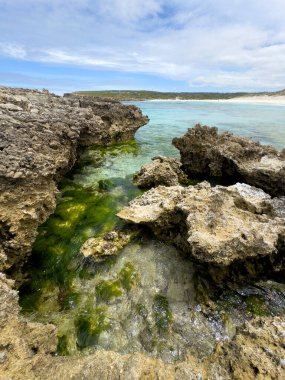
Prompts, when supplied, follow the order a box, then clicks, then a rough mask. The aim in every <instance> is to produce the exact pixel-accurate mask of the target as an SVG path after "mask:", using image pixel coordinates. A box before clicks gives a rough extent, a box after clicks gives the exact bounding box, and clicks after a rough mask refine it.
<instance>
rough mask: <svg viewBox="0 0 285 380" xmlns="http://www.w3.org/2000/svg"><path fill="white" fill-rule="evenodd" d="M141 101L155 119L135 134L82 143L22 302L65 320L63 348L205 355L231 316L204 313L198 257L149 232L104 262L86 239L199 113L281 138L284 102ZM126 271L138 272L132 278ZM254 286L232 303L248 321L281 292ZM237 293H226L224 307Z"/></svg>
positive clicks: (202, 118)
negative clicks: (87, 251)
mask: <svg viewBox="0 0 285 380" xmlns="http://www.w3.org/2000/svg"><path fill="white" fill-rule="evenodd" d="M135 104H136V105H138V106H139V107H140V108H141V109H142V111H143V113H144V114H147V115H148V116H149V118H150V123H149V124H148V125H146V126H144V127H142V128H140V129H139V130H138V132H137V134H136V141H129V142H125V143H122V144H117V145H114V146H111V147H107V148H102V147H96V146H94V147H89V148H87V149H86V150H84V151H83V152H81V155H80V159H79V161H78V162H77V164H76V165H75V167H74V169H73V170H72V171H71V173H69V174H68V176H66V178H64V179H63V180H62V181H61V183H60V184H59V189H60V194H59V197H58V204H57V208H56V210H55V213H54V214H53V215H52V216H51V217H50V218H49V219H48V220H47V221H46V223H44V224H43V225H42V226H40V227H39V230H38V238H37V240H36V242H35V244H34V249H33V254H32V256H31V259H30V261H29V262H28V264H27V266H26V268H25V269H26V273H27V276H28V281H27V282H26V283H25V284H24V285H23V287H22V288H21V293H20V294H21V300H20V301H21V306H22V308H23V312H25V313H26V314H27V315H29V317H30V318H31V319H33V320H35V321H41V322H51V323H54V324H55V325H57V327H58V333H59V347H58V353H59V354H74V353H76V352H77V351H78V350H89V349H91V347H95V348H97V347H100V348H104V349H112V350H116V351H119V352H124V353H128V352H135V351H144V352H147V353H149V354H150V355H154V356H158V357H161V358H163V359H164V360H166V361H169V362H172V361H175V360H179V359H182V358H183V357H184V355H186V354H187V352H189V350H190V351H191V349H192V350H194V354H195V353H196V354H197V355H198V356H203V355H207V354H209V353H210V352H211V350H213V348H214V346H215V343H216V341H218V340H221V339H227V338H228V336H230V335H231V332H230V331H228V328H227V324H228V323H229V322H227V323H225V321H224V319H223V318H221V317H220V315H219V314H217V315H215V316H214V317H213V316H207V317H205V316H204V315H203V314H202V313H201V312H200V311H201V309H202V306H203V305H202V306H201V305H200V303H201V301H200V300H199V298H201V297H199V291H200V290H199V289H200V288H201V286H200V285H197V283H198V284H199V281H198V280H195V276H196V274H195V267H194V266H193V265H192V264H191V263H190V261H189V260H185V258H183V257H181V256H180V253H179V252H178V251H177V250H176V249H174V248H170V247H166V246H164V245H163V244H161V243H159V242H157V241H155V240H152V239H150V238H149V237H145V238H144V239H143V240H140V239H139V240H137V241H134V242H132V243H130V244H129V245H128V246H127V247H125V248H124V249H123V250H122V252H121V253H120V254H119V255H118V256H117V257H114V258H111V259H109V260H107V261H106V262H105V263H103V264H96V263H92V261H91V262H90V260H85V259H84V258H83V257H82V255H81V254H80V247H81V246H82V244H83V243H84V242H85V241H86V240H87V239H88V238H90V237H98V236H101V235H103V234H104V233H106V232H108V231H110V230H112V229H113V228H114V227H115V226H116V225H118V222H119V221H118V218H117V217H116V213H117V212H118V211H119V210H120V209H121V208H122V207H123V206H124V205H126V204H127V203H128V201H129V200H130V199H132V198H134V197H136V196H137V195H139V194H140V193H141V191H140V190H139V189H138V188H137V187H136V186H135V185H134V184H133V183H132V175H133V174H134V172H136V171H138V170H139V169H140V167H141V165H143V164H145V163H147V162H149V161H150V160H151V158H152V157H154V156H156V155H175V156H179V152H178V151H177V150H176V149H175V148H174V147H173V146H172V145H171V140H172V139H173V138H174V137H176V136H181V135H183V134H184V133H185V132H186V130H187V128H189V127H192V126H193V125H194V124H195V123H197V122H200V123H202V124H208V125H210V126H217V127H218V128H219V129H220V130H223V131H224V130H230V131H232V132H235V133H237V134H240V135H243V136H247V137H252V138H254V139H258V140H260V141H261V142H263V143H269V144H272V145H274V146H276V147H277V148H282V147H283V146H285V128H284V120H285V107H278V106H261V105H258V106H255V105H240V104H222V103H212V102H137V103H135ZM177 268H180V269H179V270H178V272H177ZM130 270H131V272H130ZM125 277H127V278H128V277H130V278H131V279H132V281H130V283H129V284H128V286H126V284H125V280H126V278H125ZM195 281H196V286H195V284H194V282H195ZM102 289H103V290H104V295H105V296H104V297H103V298H102ZM274 291H275V290H274ZM276 292H277V291H276ZM276 292H275V293H276ZM202 293H203V292H202ZM275 293H274V297H273V298H274V299H276V300H277V301H276V303H277V306H276V305H275V304H274V305H275V306H274V305H273V306H274V307H275V309H276V310H277V311H276V313H280V307H279V303H280V305H281V306H282V307H283V304H284V303H285V301H284V296H283V293H284V292H283V291H282V292H281V291H280V294H279V293H278V292H277V293H278V294H277V293H276V294H275ZM253 296H254V297H255V298H254V299H252V298H250V299H249V297H253ZM253 296H252V294H251V293H250V292H249V295H246V297H244V299H242V300H241V299H240V297H239V296H238V297H237V296H236V295H235V299H234V303H233V301H231V302H232V303H233V304H234V307H232V309H234V310H238V313H237V315H234V314H233V313H232V312H231V313H232V314H231V317H229V318H230V319H229V320H231V318H233V319H234V324H239V323H240V318H241V315H247V313H252V312H253V311H254V312H255V313H257V312H258V313H265V314H266V313H271V311H270V310H271V309H272V303H273V301H272V299H273V298H272V292H269V293H268V292H267V293H266V292H265V293H264V294H263V293H262V294H261V295H257V296H256V290H255V288H254V291H253ZM230 297H232V295H227V296H226V297H225V300H222V301H223V302H221V306H219V307H220V308H221V309H222V312H224V309H225V310H226V307H228V303H229V302H228V300H229V299H230ZM256 297H257V299H256ZM266 297H267V298H266ZM278 297H279V298H278ZM202 298H203V297H202ZM279 299H280V300H281V301H280V300H279ZM266 302H268V303H269V306H270V307H269V306H268V307H267V306H266ZM270 308H271V309H270ZM267 309H268V310H267ZM269 309H270V310H269ZM189 310H191V311H189ZM252 310H253V311H252ZM282 310H283V309H282ZM274 313H275V311H274ZM161 316H162V317H163V318H161ZM161 326H162V327H163V328H161Z"/></svg>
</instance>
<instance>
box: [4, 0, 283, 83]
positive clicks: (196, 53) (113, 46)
mask: <svg viewBox="0 0 285 380" xmlns="http://www.w3.org/2000/svg"><path fill="white" fill-rule="evenodd" d="M1 7H2V8H1ZM284 19H285V7H284V0H271V1H270V2H268V1H265V0H259V1H257V0H247V1H245V0H232V1H231V2H230V3H229V2H228V1H226V0H216V1H215V2H213V1H210V0H205V1H203V2H201V1H197V0H189V1H187V2H186V1H184V0H173V1H170V0H105V1H103V0H101V1H99V0H49V1H48V0H25V1H21V0H13V1H7V0H0V54H1V55H5V56H9V57H13V58H17V59H23V60H31V61H39V62H47V63H56V64H60V65H62V64H64V65H70V66H78V67H88V68H92V67H94V68H100V69H108V70H117V71H124V72H140V73H148V74H155V75H160V76H163V77H165V78H171V79H176V80H183V81H185V82H186V83H188V84H189V87H193V86H194V87H197V86H201V87H207V86H208V87H209V86H210V87H211V86H212V87H216V88H217V87H220V88H228V89H233V90H235V89H243V88H252V89H259V88H266V87H268V88H281V87H285V60H284V56H285V24H284Z"/></svg>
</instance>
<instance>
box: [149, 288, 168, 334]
mask: <svg viewBox="0 0 285 380" xmlns="http://www.w3.org/2000/svg"><path fill="white" fill-rule="evenodd" d="M153 311H154V318H155V324H156V327H157V329H158V331H159V332H165V331H167V330H168V329H169V327H170V326H171V324H172V323H173V316H172V313H171V310H170V308H169V302H168V299H167V298H166V297H165V296H163V295H161V294H157V295H156V296H155V297H154V302H153Z"/></svg>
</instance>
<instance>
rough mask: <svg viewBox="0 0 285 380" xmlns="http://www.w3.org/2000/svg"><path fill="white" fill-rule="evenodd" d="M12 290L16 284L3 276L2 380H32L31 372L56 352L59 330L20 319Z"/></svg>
mask: <svg viewBox="0 0 285 380" xmlns="http://www.w3.org/2000/svg"><path fill="white" fill-rule="evenodd" d="M12 287H13V281H12V280H8V279H7V278H6V277H5V275H4V274H3V273H0V299H1V306H0V330H1V333H0V379H30V378H34V376H33V375H32V374H31V372H32V369H33V368H34V367H36V366H41V362H42V361H43V360H46V358H51V357H50V356H49V354H50V353H53V352H55V351H56V347H57V334H56V328H55V326H53V325H43V324H40V323H32V322H28V321H26V320H25V319H24V318H23V317H21V316H20V314H19V311H20V308H19V305H18V293H17V292H16V291H15V290H13V289H12Z"/></svg>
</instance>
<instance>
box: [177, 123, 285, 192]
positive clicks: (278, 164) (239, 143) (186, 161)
mask: <svg viewBox="0 0 285 380" xmlns="http://www.w3.org/2000/svg"><path fill="white" fill-rule="evenodd" d="M173 145H174V146H175V147H176V148H177V149H179V151H180V155H181V162H182V164H183V170H184V171H185V172H186V174H187V175H189V176H191V175H202V176H204V177H205V176H212V177H219V178H222V179H224V180H226V181H232V182H238V181H239V182H245V183H248V184H249V185H252V186H256V187H259V188H261V189H263V190H264V191H265V192H267V193H269V194H271V195H273V196H280V195H284V194H285V150H283V151H281V152H278V151H277V150H276V149H274V148H273V147H272V146H266V145H261V144H259V143H258V142H255V141H253V140H250V139H247V138H244V137H239V136H235V135H233V134H232V133H229V132H224V133H221V134H218V129H217V128H210V127H207V126H201V125H199V124H198V125H196V126H195V127H194V128H190V129H188V132H186V134H185V135H184V136H182V137H179V138H175V139H173Z"/></svg>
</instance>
